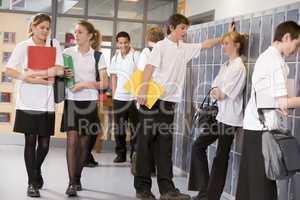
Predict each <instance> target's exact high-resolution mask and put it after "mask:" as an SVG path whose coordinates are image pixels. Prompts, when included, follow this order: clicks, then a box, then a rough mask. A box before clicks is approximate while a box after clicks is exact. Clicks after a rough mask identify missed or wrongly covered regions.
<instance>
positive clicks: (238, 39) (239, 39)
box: [222, 31, 248, 55]
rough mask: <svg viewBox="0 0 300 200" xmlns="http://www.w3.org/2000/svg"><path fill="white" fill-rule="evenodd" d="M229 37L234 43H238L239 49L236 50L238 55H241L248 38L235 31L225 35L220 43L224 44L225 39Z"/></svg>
mask: <svg viewBox="0 0 300 200" xmlns="http://www.w3.org/2000/svg"><path fill="white" fill-rule="evenodd" d="M227 37H229V38H230V39H231V40H232V41H233V42H234V43H239V44H240V47H239V49H238V54H239V55H243V54H244V52H245V46H246V42H247V40H248V36H247V35H246V34H244V33H239V32H236V31H232V32H228V33H225V34H224V35H223V37H222V43H223V42H224V40H225V38H227Z"/></svg>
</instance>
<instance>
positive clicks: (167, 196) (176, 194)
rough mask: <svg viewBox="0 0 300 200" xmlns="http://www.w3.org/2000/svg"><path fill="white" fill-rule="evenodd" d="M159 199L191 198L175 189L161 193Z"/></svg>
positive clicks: (184, 199) (186, 199) (185, 199)
mask: <svg viewBox="0 0 300 200" xmlns="http://www.w3.org/2000/svg"><path fill="white" fill-rule="evenodd" d="M159 200H191V197H190V195H187V194H183V193H181V192H179V191H178V190H176V191H172V192H168V193H165V194H163V195H161V196H160V198H159Z"/></svg>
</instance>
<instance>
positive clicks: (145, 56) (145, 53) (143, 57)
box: [138, 42, 155, 71]
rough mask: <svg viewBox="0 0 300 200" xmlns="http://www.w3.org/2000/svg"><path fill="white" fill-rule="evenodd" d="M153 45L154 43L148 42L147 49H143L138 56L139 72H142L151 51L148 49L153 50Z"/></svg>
mask: <svg viewBox="0 0 300 200" xmlns="http://www.w3.org/2000/svg"><path fill="white" fill-rule="evenodd" d="M154 45H155V43H154V42H148V47H146V48H144V49H143V50H142V52H141V54H140V58H139V62H138V69H139V70H141V71H144V69H145V67H146V65H147V63H148V59H149V57H150V53H151V50H150V48H152V49H153V46H154Z"/></svg>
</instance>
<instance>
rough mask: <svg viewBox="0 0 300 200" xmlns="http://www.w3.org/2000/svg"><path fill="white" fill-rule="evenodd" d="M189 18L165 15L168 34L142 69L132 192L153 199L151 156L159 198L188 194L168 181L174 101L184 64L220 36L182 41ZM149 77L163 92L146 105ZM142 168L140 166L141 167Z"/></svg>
mask: <svg viewBox="0 0 300 200" xmlns="http://www.w3.org/2000/svg"><path fill="white" fill-rule="evenodd" d="M189 25H190V22H189V20H188V19H187V18H186V17H185V16H183V15H180V14H175V15H172V16H171V17H170V18H169V26H168V32H167V33H168V36H167V37H166V38H165V39H164V40H162V41H159V42H158V43H157V44H156V45H155V46H154V48H153V50H152V52H151V54H150V57H149V60H148V62H147V63H148V64H147V65H146V68H145V70H144V71H145V72H144V84H143V86H142V87H141V89H140V93H139V96H138V98H137V100H138V103H139V104H140V105H141V108H140V122H141V126H140V127H141V129H140V130H141V133H139V137H138V142H137V165H136V169H137V176H135V179H134V186H135V189H136V192H137V194H136V196H137V198H139V199H155V196H154V195H153V194H152V192H151V185H152V182H151V176H150V175H151V166H152V163H151V162H152V157H154V160H155V164H156V166H157V181H158V186H159V191H160V194H161V197H160V199H161V200H187V199H190V196H189V195H185V194H182V193H180V192H179V190H178V189H176V188H175V186H174V183H173V181H172V178H173V170H172V168H173V163H172V145H173V128H174V127H173V120H174V112H175V104H176V103H178V102H180V100H181V97H182V91H183V85H184V79H185V74H186V64H187V63H188V62H189V61H190V60H191V59H192V58H193V57H196V56H197V55H198V54H199V53H200V50H201V49H203V48H211V47H213V46H214V45H216V44H219V43H220V42H221V38H218V39H212V40H207V41H204V42H203V43H201V44H188V43H184V42H183V41H182V40H183V39H184V37H185V35H186V32H187V29H188V26H189ZM150 79H153V80H154V81H156V82H157V83H158V84H161V85H163V87H164V93H163V95H162V96H161V97H160V98H159V100H158V101H157V102H156V103H155V105H154V106H153V107H152V108H151V109H148V108H147V107H146V106H145V103H146V96H145V94H146V91H147V89H148V88H147V87H148V82H149V80H150ZM143 168H144V169H143Z"/></svg>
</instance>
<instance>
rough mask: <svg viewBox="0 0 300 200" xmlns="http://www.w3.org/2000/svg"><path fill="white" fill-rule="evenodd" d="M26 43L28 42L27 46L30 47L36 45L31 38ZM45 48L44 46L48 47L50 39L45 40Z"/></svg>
mask: <svg viewBox="0 0 300 200" xmlns="http://www.w3.org/2000/svg"><path fill="white" fill-rule="evenodd" d="M27 41H28V44H29V45H30V46H36V44H35V43H34V42H33V39H32V37H30V38H29V39H28V40H27ZM45 46H46V47H48V46H50V38H48V39H47V40H46V45H45Z"/></svg>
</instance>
